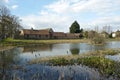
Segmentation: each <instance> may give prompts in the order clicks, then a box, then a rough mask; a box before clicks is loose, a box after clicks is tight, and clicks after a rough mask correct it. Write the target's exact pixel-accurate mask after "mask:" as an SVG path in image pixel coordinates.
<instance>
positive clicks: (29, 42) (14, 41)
mask: <svg viewBox="0 0 120 80" xmlns="http://www.w3.org/2000/svg"><path fill="white" fill-rule="evenodd" d="M83 42H90V41H89V40H88V39H59V40H20V39H11V38H8V39H5V40H3V41H2V42H1V44H3V45H7V46H9V45H13V46H24V45H40V44H54V43H83Z"/></svg>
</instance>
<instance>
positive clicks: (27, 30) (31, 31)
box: [23, 29, 49, 35]
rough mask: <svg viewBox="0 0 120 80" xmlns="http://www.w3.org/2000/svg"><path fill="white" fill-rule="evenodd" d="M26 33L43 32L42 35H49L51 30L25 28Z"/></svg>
mask: <svg viewBox="0 0 120 80" xmlns="http://www.w3.org/2000/svg"><path fill="white" fill-rule="evenodd" d="M23 32H24V34H42V35H48V34H49V30H32V29H30V30H29V29H23Z"/></svg>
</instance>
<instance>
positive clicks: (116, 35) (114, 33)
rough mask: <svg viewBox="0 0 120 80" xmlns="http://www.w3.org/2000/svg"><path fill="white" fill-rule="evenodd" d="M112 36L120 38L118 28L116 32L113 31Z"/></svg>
mask: <svg viewBox="0 0 120 80" xmlns="http://www.w3.org/2000/svg"><path fill="white" fill-rule="evenodd" d="M112 37H113V38H120V31H119V30H118V31H116V32H113V33H112Z"/></svg>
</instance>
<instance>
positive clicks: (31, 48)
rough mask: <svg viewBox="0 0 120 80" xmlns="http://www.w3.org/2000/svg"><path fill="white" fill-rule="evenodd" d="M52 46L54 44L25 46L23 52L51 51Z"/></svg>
mask: <svg viewBox="0 0 120 80" xmlns="http://www.w3.org/2000/svg"><path fill="white" fill-rule="evenodd" d="M52 47H53V46H52V44H49V45H40V46H24V47H23V52H37V51H51V50H52Z"/></svg>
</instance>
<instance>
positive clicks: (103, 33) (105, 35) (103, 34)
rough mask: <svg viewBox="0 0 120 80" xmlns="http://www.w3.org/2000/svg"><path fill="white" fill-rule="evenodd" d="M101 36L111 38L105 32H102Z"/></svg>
mask: <svg viewBox="0 0 120 80" xmlns="http://www.w3.org/2000/svg"><path fill="white" fill-rule="evenodd" d="M100 35H101V36H102V37H104V38H109V34H108V33H107V32H105V31H103V32H101V33H100Z"/></svg>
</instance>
